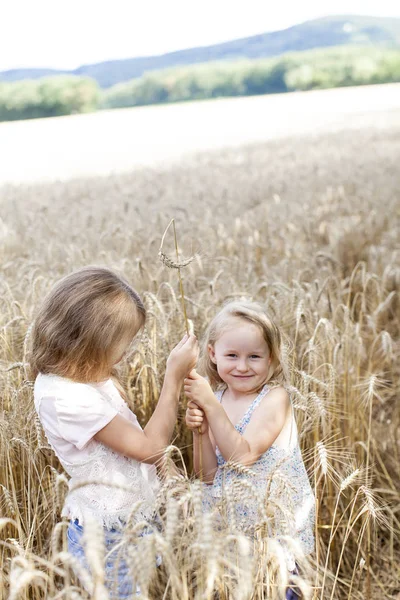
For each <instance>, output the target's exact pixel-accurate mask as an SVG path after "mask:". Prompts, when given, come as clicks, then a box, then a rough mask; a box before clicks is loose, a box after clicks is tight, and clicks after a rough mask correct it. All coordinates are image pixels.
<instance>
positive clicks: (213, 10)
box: [0, 0, 400, 71]
mask: <svg viewBox="0 0 400 600" xmlns="http://www.w3.org/2000/svg"><path fill="white" fill-rule="evenodd" d="M0 2H1V21H0V71H3V70H7V69H14V68H21V67H50V68H58V69H74V68H76V67H78V66H80V65H83V64H92V63H96V62H102V61H104V60H111V59H118V58H132V57H136V56H152V55H157V54H164V53H166V52H171V51H174V50H181V49H183V48H192V47H195V46H207V45H210V44H215V43H219V42H224V41H228V40H232V39H236V38H241V37H247V36H251V35H256V34H257V33H265V32H267V31H276V30H278V29H285V28H286V27H290V26H291V25H296V24H297V23H302V22H304V21H307V20H309V19H315V18H318V17H322V16H327V15H334V14H349V15H350V14H361V15H374V16H382V17H384V16H392V17H400V1H399V0H322V1H321V0H278V2H272V0H0Z"/></svg>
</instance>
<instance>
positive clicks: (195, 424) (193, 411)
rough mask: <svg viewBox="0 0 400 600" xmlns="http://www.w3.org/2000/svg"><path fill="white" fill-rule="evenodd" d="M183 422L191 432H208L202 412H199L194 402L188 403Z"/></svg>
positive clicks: (206, 422) (199, 409)
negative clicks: (184, 421)
mask: <svg viewBox="0 0 400 600" xmlns="http://www.w3.org/2000/svg"><path fill="white" fill-rule="evenodd" d="M185 420H186V426H187V427H188V428H189V429H190V430H191V431H195V432H196V431H197V432H198V433H207V432H208V421H207V417H206V415H205V414H204V410H201V408H199V407H198V406H197V404H195V403H194V402H188V405H187V409H186V419H185Z"/></svg>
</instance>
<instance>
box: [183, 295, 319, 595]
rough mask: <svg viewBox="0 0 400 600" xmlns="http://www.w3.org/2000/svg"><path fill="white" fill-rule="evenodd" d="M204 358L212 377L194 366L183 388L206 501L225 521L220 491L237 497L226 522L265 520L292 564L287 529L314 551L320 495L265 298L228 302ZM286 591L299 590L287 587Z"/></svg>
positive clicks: (250, 527) (244, 527)
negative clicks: (304, 453)
mask: <svg viewBox="0 0 400 600" xmlns="http://www.w3.org/2000/svg"><path fill="white" fill-rule="evenodd" d="M202 366H203V371H204V373H205V375H206V376H207V379H206V378H204V377H201V376H200V375H199V374H198V373H197V372H196V371H195V370H193V371H192V372H191V373H190V375H189V377H188V378H186V379H185V388H184V389H185V394H186V396H187V397H188V398H189V400H190V401H189V404H188V408H187V411H186V423H187V426H188V427H189V428H190V429H191V430H192V431H193V447H194V467H195V471H196V472H197V473H199V472H200V435H201V439H202V443H201V446H202V470H203V481H204V482H205V483H206V484H208V485H206V486H204V506H205V509H206V510H212V509H215V510H216V511H217V515H218V519H217V525H218V526H219V527H222V526H223V516H222V514H221V513H220V512H219V511H218V508H219V505H220V506H221V503H220V501H221V498H224V499H225V500H226V501H227V502H228V505H229V504H230V505H231V507H232V503H233V506H234V509H233V511H232V510H231V511H230V512H229V511H228V520H229V519H230V522H229V523H228V525H229V526H230V527H232V526H234V527H236V528H237V529H239V530H241V531H242V532H245V533H250V534H253V535H254V533H255V531H256V530H257V528H259V527H260V525H264V526H265V527H266V528H267V531H268V534H267V535H269V536H271V535H272V536H274V537H277V538H278V539H279V540H280V541H281V545H282V548H283V550H284V553H285V556H286V562H287V565H288V569H289V570H290V571H293V572H295V570H296V565H295V562H294V557H293V555H292V554H291V553H290V552H289V549H288V547H287V546H286V544H285V542H284V536H285V535H290V536H292V537H293V538H295V539H296V540H297V541H298V542H299V544H300V546H301V548H302V551H303V553H304V554H305V555H307V554H310V553H311V552H312V551H313V549H314V536H313V522H314V504H315V501H314V495H313V492H312V489H311V486H310V483H309V480H308V476H307V473H306V469H305V467H304V463H303V459H302V456H301V452H300V448H299V443H298V433H297V427H296V422H295V419H294V414H293V408H292V405H291V401H290V398H289V394H288V392H287V391H286V389H285V383H286V377H285V368H284V365H283V363H282V359H281V333H280V331H279V329H278V327H277V326H276V324H275V323H274V322H273V321H272V320H271V319H270V318H269V317H268V316H267V315H266V314H265V311H264V309H263V307H262V306H261V305H259V304H257V303H250V302H231V303H228V304H227V305H225V306H224V307H223V308H222V310H221V311H220V312H219V313H218V314H217V315H216V317H215V318H214V319H213V321H212V322H211V324H210V326H209V327H208V329H207V332H206V334H205V340H204V346H203V353H202ZM213 389H214V390H216V391H215V392H214V391H213ZM243 466H245V467H249V469H243ZM267 507H268V508H269V509H270V512H271V510H272V512H273V514H274V517H273V519H271V518H270V515H268V514H267V511H266V508H267ZM286 597H287V598H288V599H289V598H290V599H292V598H293V599H295V598H297V597H298V596H297V595H296V592H295V591H294V590H293V589H290V588H288V589H287V591H286Z"/></svg>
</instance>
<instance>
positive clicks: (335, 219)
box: [0, 131, 400, 600]
mask: <svg viewBox="0 0 400 600" xmlns="http://www.w3.org/2000/svg"><path fill="white" fill-rule="evenodd" d="M399 158H400V136H399V131H393V132H392V133H387V132H386V133H385V132H380V131H359V132H357V133H356V134H355V133H354V132H353V133H346V132H343V133H341V134H336V135H334V134H331V135H326V136H324V137H322V138H318V137H311V138H309V139H307V140H300V139H298V140H286V141H284V142H279V143H278V142H276V143H270V144H268V145H265V146H254V147H248V148H243V149H240V150H235V151H230V152H228V151H226V152H222V153H218V154H207V155H201V156H198V157H197V158H196V159H192V160H191V161H189V160H188V161H186V162H185V163H183V164H182V165H181V166H179V167H176V168H169V169H168V170H162V169H160V170H158V171H157V170H143V171H138V172H135V173H132V174H131V175H125V176H118V177H108V178H104V179H102V178H98V179H93V180H77V181H71V182H69V183H66V184H61V183H54V184H49V185H45V186H32V187H4V188H3V189H2V190H1V199H0V214H1V221H0V246H1V260H2V269H1V276H0V286H1V295H0V307H1V310H0V336H1V345H0V381H1V397H0V402H1V405H0V436H1V438H0V482H1V486H0V509H1V518H0V547H1V553H2V572H1V580H0V586H1V597H2V598H10V599H17V598H28V597H29V598H34V599H35V600H36V599H39V598H54V599H55V598H57V599H58V598H68V599H69V600H72V599H73V598H81V597H86V592H85V591H84V590H83V587H82V586H81V584H79V583H78V582H77V580H76V579H75V578H74V575H73V571H72V566H73V559H72V557H71V556H69V555H68V553H67V552H66V542H65V530H66V523H65V522H62V521H60V509H61V506H62V502H63V498H64V495H65V492H66V484H67V478H66V476H65V475H64V473H63V472H62V469H61V467H60V465H59V463H58V461H57V459H56V458H55V456H54V454H53V453H52V451H51V449H50V448H49V446H48V443H47V440H46V438H45V436H44V434H43V431H42V429H41V426H40V423H39V422H38V419H37V417H36V415H35V411H34V407H33V401H32V382H31V381H29V379H28V375H27V360H28V355H27V351H28V348H29V333H30V325H31V323H32V318H33V315H34V312H35V309H36V307H37V306H38V304H39V303H40V301H41V299H42V298H43V296H44V295H45V294H46V292H47V291H48V290H49V289H50V287H51V285H52V284H53V283H54V281H55V280H57V279H58V278H59V277H60V276H61V275H63V274H64V273H67V272H69V271H71V270H72V269H75V268H77V267H79V266H81V265H85V264H99V263H100V264H105V265H108V266H111V267H112V268H115V269H119V270H121V271H123V272H124V274H125V275H126V276H127V277H128V279H129V280H130V281H131V282H132V284H133V285H134V286H135V287H136V288H137V289H138V290H139V291H140V292H141V293H142V295H143V297H144V299H145V302H146V305H147V309H148V314H149V317H148V320H147V324H146V328H145V331H144V332H143V335H142V336H141V338H140V339H139V340H138V341H137V343H136V344H135V345H134V346H133V347H132V351H131V352H130V354H129V355H128V356H127V357H126V360H125V362H124V363H123V365H122V367H121V378H122V380H123V382H124V384H125V385H126V388H127V390H128V401H129V405H130V407H131V408H132V410H134V411H135V413H136V414H137V415H138V418H139V420H140V421H141V422H142V423H145V422H146V420H147V419H148V418H149V416H150V414H151V413H152V411H153V409H154V406H155V403H156V401H157V398H158V394H159V390H160V384H161V381H162V378H163V373H164V368H165V360H166V357H167V355H168V352H169V349H170V348H171V347H172V345H173V344H174V343H175V342H176V341H177V340H178V339H179V338H180V336H181V335H182V333H183V330H184V325H183V323H184V319H183V315H182V309H181V304H180V301H179V290H178V285H177V279H176V277H175V275H176V274H175V273H174V272H171V271H170V270H168V269H166V268H165V267H164V266H163V264H162V263H161V262H160V261H159V260H158V257H157V254H158V250H159V246H160V240H161V236H162V233H163V231H164V230H165V227H166V225H167V224H168V222H169V220H170V218H171V217H174V218H175V219H176V221H177V223H178V226H179V234H180V256H181V257H182V258H183V259H184V258H185V256H186V257H188V256H191V255H193V254H196V258H195V259H194V260H193V261H192V262H191V263H190V265H188V266H187V267H186V268H185V269H184V270H183V272H182V273H183V277H184V289H185V294H186V306H187V310H188V316H189V318H190V319H191V320H192V321H193V323H194V327H195V331H196V332H197V334H198V335H199V336H201V334H202V332H203V331H204V329H205V326H206V325H207V323H208V321H209V319H210V318H211V317H212V316H213V315H214V314H215V312H216V311H217V310H218V308H219V307H220V305H221V303H222V302H223V301H224V300H226V299H227V298H235V297H242V296H244V297H246V298H251V299H254V300H258V301H261V302H263V303H264V304H265V305H266V307H267V309H268V311H269V312H270V313H271V314H272V315H273V316H274V318H275V319H276V320H277V321H278V322H279V324H280V325H281V327H282V328H283V330H284V331H285V332H286V334H287V335H288V336H289V337H290V338H291V339H292V341H293V342H294V359H293V361H292V363H293V364H292V381H291V386H292V387H291V390H292V397H293V401H294V404H295V406H296V413H297V415H296V416H297V421H298V426H299V430H300V432H301V444H302V448H303V454H304V457H305V461H306V466H307V468H308V472H309V476H310V481H311V482H312V484H313V486H314V489H315V495H316V499H317V524H316V553H315V556H314V557H313V558H312V560H311V561H306V560H304V559H303V557H302V556H301V553H299V550H298V549H297V548H296V547H295V545H293V542H292V541H291V539H290V536H289V537H288V543H289V544H292V546H293V551H294V552H295V553H296V554H297V556H298V561H299V562H300V564H301V577H300V578H299V580H298V581H297V584H298V585H299V587H301V589H302V591H303V593H304V597H305V598H332V599H333V598H338V599H339V598H340V599H345V598H348V599H350V598H355V599H365V598H367V599H368V598H374V599H378V598H379V599H381V598H396V597H397V595H398V594H399V593H400V586H399V583H398V582H399V580H400V573H399V566H398V565H399V564H400V562H399V558H400V551H399V550H400V549H399V539H398V533H399V513H398V507H399V485H398V484H399V464H400V461H399V458H400V456H399V443H398V432H399V425H400V419H399V406H398V402H396V399H397V395H398V392H399V327H400V319H399V317H400V314H399V313H400V310H399V297H398V294H399V288H400V268H399V261H398V252H399V248H398V238H399V217H400V211H399V191H398V190H399V189H400V185H399V184H400V176H399V174H398V169H397V165H398V163H399ZM173 250H174V248H173V241H171V248H167V247H165V252H166V253H167V254H171V255H172V252H173ZM184 410H185V407H184V401H183V399H182V406H181V409H180V413H179V419H178V423H177V426H176V429H175V437H174V440H173V444H174V446H171V448H170V449H169V451H168V455H167V457H166V459H165V461H164V465H163V468H162V469H161V471H162V477H163V486H162V490H161V492H160V495H159V498H158V508H159V514H160V518H161V520H162V521H163V528H162V531H161V532H155V533H154V535H152V536H144V537H143V536H140V534H141V527H140V526H137V525H136V526H135V527H133V526H131V527H128V528H127V532H126V543H127V547H128V551H129V557H130V559H129V560H130V562H131V565H132V568H133V570H134V572H135V573H136V574H137V577H138V583H139V584H140V585H141V587H142V592H143V597H145V598H146V597H148V598H154V599H161V598H171V599H174V600H175V599H176V600H178V599H179V600H189V599H190V600H191V599H196V600H197V599H200V598H204V599H207V598H214V597H215V598H217V597H218V598H220V599H221V600H222V599H225V598H231V599H234V600H238V599H243V600H244V599H250V598H252V599H254V600H261V599H265V598H282V597H283V594H284V588H285V585H286V584H287V573H286V570H285V567H284V564H283V557H282V552H281V548H280V546H279V544H278V543H277V542H276V541H275V540H274V539H267V538H265V536H264V535H263V531H262V530H260V532H259V533H258V534H257V536H256V539H255V540H253V541H249V540H248V539H247V538H245V537H244V536H242V535H241V534H240V532H238V531H236V530H235V529H234V527H232V530H231V531H229V532H218V531H213V529H212V525H211V523H210V520H209V517H207V516H206V515H203V513H202V511H201V488H200V487H199V483H198V482H196V481H194V480H193V479H192V478H191V477H190V474H191V468H192V453H191V434H190V433H189V432H188V431H187V430H186V429H185V426H184ZM177 448H179V450H178V449H177ZM229 501H230V500H229V498H227V500H226V502H225V506H224V507H223V509H224V510H229ZM270 509H271V507H270V506H268V503H267V504H266V506H265V514H266V518H267V519H268V515H269V511H270ZM264 531H265V530H264ZM88 544H89V547H88V560H90V563H91V565H92V578H91V579H90V580H89V581H88V582H87V585H88V586H89V588H91V590H92V596H93V597H95V598H101V597H103V594H104V585H103V572H102V562H101V552H102V545H101V543H100V541H99V535H98V532H96V530H95V529H94V530H93V531H92V532H91V533H90V535H89V541H88ZM157 555H161V556H162V560H163V564H162V566H161V567H160V568H156V567H155V557H156V556H157Z"/></svg>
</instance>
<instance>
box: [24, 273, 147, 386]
mask: <svg viewBox="0 0 400 600" xmlns="http://www.w3.org/2000/svg"><path fill="white" fill-rule="evenodd" d="M145 319H146V309H145V307H144V305H143V302H142V300H141V299H140V296H139V295H138V294H137V293H136V292H135V290H134V289H132V288H131V286H130V285H129V284H128V283H127V282H126V281H125V280H124V279H123V278H122V277H120V276H119V275H117V274H116V273H114V272H113V271H111V270H109V269H106V268H103V267H85V268H82V269H79V270H78V271H75V272H74V273H71V274H70V275H67V276H66V277H64V278H63V279H61V280H60V281H59V282H58V283H57V284H56V285H55V286H54V287H53V289H52V290H51V291H50V293H49V294H48V295H47V297H46V298H45V300H44V302H43V304H42V306H41V307H40V309H39V311H38V313H37V316H36V319H35V322H34V325H33V330H32V338H31V340H32V341H31V352H30V367H31V375H32V378H35V377H36V376H37V375H38V373H53V374H55V375H59V376H61V377H67V378H69V379H72V380H74V381H79V382H82V383H88V382H90V381H98V380H99V378H102V377H107V375H111V372H112V365H110V357H111V353H112V351H113V349H114V348H115V344H117V343H118V342H119V341H120V340H121V338H123V336H125V335H127V334H129V333H131V334H132V338H133V337H134V336H135V335H136V334H137V332H138V331H139V329H140V328H141V327H142V326H143V325H144V322H145Z"/></svg>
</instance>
